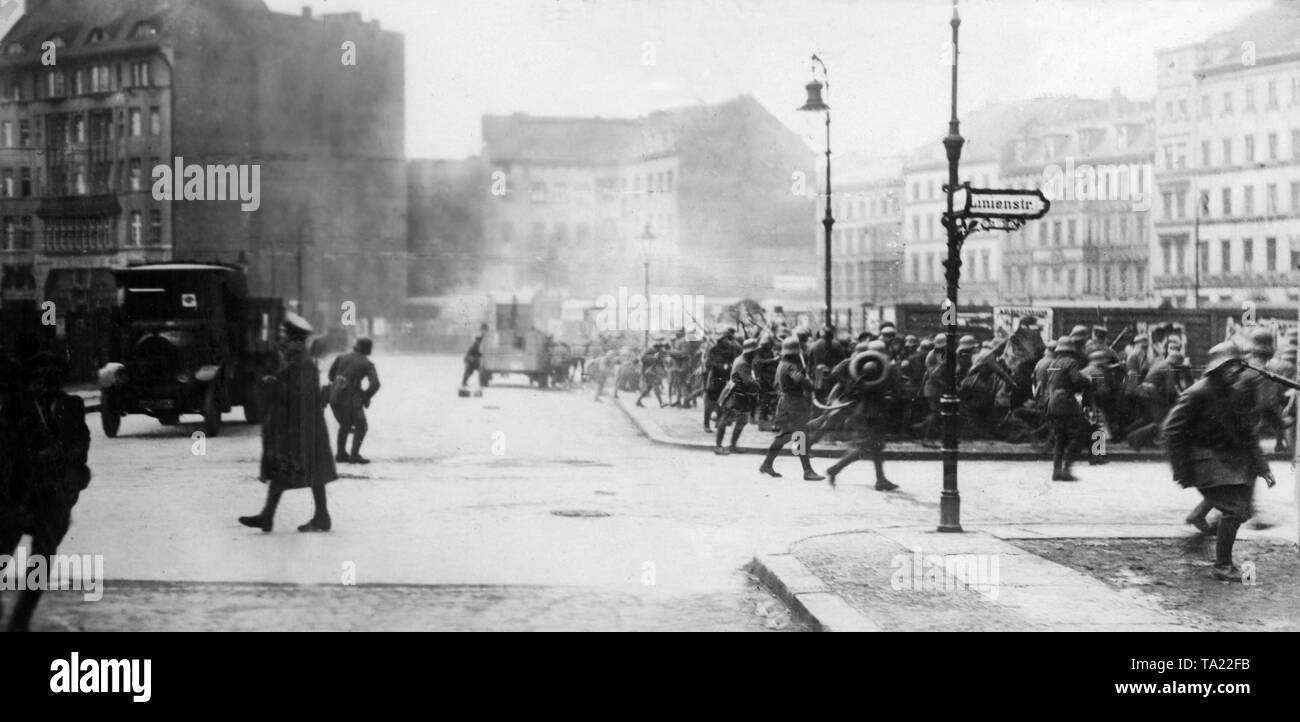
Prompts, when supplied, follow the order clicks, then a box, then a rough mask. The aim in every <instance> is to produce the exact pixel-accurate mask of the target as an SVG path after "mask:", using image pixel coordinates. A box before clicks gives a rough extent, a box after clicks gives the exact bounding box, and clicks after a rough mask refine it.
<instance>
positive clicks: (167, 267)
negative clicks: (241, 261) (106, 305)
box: [119, 263, 239, 273]
mask: <svg viewBox="0 0 1300 722" xmlns="http://www.w3.org/2000/svg"><path fill="white" fill-rule="evenodd" d="M119 270H121V271H132V272H173V273H174V272H176V271H222V272H224V273H238V272H239V269H236V268H231V267H229V266H217V265H212V264H208V263H154V264H149V265H145V266H130V267H128V268H123V269H119Z"/></svg>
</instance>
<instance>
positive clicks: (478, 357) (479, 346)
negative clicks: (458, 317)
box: [460, 323, 488, 387]
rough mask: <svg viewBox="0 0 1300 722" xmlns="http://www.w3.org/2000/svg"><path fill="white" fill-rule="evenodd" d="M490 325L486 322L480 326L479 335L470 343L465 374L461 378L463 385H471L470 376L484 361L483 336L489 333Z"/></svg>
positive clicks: (466, 354) (466, 355)
mask: <svg viewBox="0 0 1300 722" xmlns="http://www.w3.org/2000/svg"><path fill="white" fill-rule="evenodd" d="M487 331H488V325H487V324H486V323H485V324H483V325H481V326H479V328H478V335H477V336H475V337H474V340H473V342H471V343H470V345H469V350H468V351H466V352H465V375H464V376H462V377H461V379H460V385H461V387H465V386H469V377H470V376H473V375H474V372H475V371H478V369H479V365H480V364H481V363H482V362H483V336H484V335H486V334H487Z"/></svg>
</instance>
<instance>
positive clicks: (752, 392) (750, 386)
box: [713, 338, 760, 456]
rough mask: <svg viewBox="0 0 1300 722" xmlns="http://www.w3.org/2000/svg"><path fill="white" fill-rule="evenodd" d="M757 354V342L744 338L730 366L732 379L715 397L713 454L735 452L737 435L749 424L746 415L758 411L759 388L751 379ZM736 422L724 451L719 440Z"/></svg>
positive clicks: (756, 382) (752, 378)
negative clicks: (729, 425)
mask: <svg viewBox="0 0 1300 722" xmlns="http://www.w3.org/2000/svg"><path fill="white" fill-rule="evenodd" d="M757 352H758V340H757V339H752V338H747V339H745V343H744V344H743V345H742V347H741V354H740V355H739V356H737V357H736V360H735V361H734V362H733V363H732V364H731V380H730V381H728V382H727V386H726V387H725V388H724V389H723V390H722V394H721V395H720V396H719V397H718V406H719V407H720V409H719V412H718V414H719V415H718V435H717V439H716V441H715V443H714V447H713V453H715V454H719V455H722V456H726V455H727V454H730V453H733V452H735V451H737V450H738V449H737V447H736V444H737V443H738V442H739V441H740V432H742V431H744V430H745V425H746V424H748V423H749V415H750V414H752V413H754V411H755V410H756V409H757V408H758V394H759V390H760V386H759V383H758V379H757V378H755V377H754V356H755V354H756V353H757ZM733 421H734V422H735V424H736V427H735V429H734V430H732V432H731V446H730V447H728V448H723V446H722V440H723V439H724V438H726V435H727V425H728V424H730V423H732V422H733Z"/></svg>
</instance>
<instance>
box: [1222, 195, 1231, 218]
mask: <svg viewBox="0 0 1300 722" xmlns="http://www.w3.org/2000/svg"><path fill="white" fill-rule="evenodd" d="M1223 215H1224V217H1227V216H1230V215H1232V189H1231V188H1224V189H1223Z"/></svg>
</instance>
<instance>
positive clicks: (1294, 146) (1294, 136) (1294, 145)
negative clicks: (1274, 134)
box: [1291, 130, 1300, 160]
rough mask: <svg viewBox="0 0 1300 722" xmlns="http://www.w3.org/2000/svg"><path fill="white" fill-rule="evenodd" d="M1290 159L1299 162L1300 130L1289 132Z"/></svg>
mask: <svg viewBox="0 0 1300 722" xmlns="http://www.w3.org/2000/svg"><path fill="white" fill-rule="evenodd" d="M1291 159H1292V160H1300V130H1292V131H1291Z"/></svg>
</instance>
